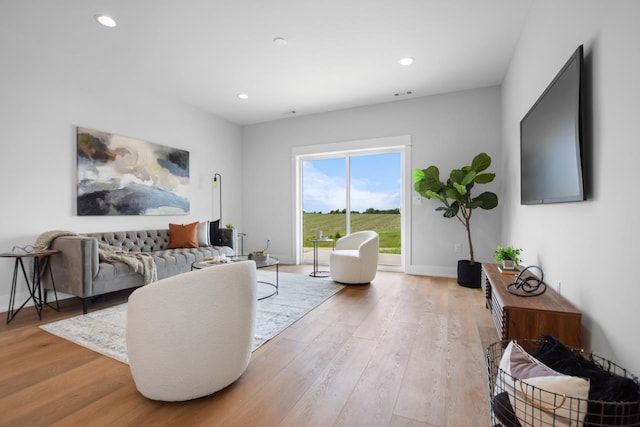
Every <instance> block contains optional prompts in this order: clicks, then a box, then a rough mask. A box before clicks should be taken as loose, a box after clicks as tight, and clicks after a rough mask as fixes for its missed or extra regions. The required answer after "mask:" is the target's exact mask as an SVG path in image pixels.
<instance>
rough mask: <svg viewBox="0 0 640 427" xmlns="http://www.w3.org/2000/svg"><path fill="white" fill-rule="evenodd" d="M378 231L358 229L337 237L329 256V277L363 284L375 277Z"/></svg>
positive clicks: (343, 281) (341, 281) (338, 280)
mask: <svg viewBox="0 0 640 427" xmlns="http://www.w3.org/2000/svg"><path fill="white" fill-rule="evenodd" d="M378 249H379V239H378V233H376V232H375V231H358V232H355V233H352V234H349V235H347V236H344V237H342V238H341V239H338V241H337V242H336V249H335V250H334V251H333V252H331V256H330V257H329V269H330V270H331V278H332V279H333V280H335V281H336V282H339V283H346V284H363V283H369V282H371V281H372V280H373V279H374V278H375V277H376V271H377V269H378Z"/></svg>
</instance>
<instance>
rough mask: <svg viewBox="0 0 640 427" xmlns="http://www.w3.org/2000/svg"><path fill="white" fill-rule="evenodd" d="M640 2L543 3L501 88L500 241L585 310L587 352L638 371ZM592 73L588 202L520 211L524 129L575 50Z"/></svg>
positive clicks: (535, 11)
mask: <svg viewBox="0 0 640 427" xmlns="http://www.w3.org/2000/svg"><path fill="white" fill-rule="evenodd" d="M638 16H640V2H637V1H616V2H608V1H604V0H602V1H595V0H591V1H584V0H572V1H569V0H564V1H561V2H555V1H554V2H545V1H538V2H536V3H535V4H534V7H533V8H532V10H531V16H530V18H529V21H528V24H527V26H526V28H525V30H524V33H523V35H522V38H521V40H520V42H519V45H518V47H517V53H516V55H515V57H514V58H513V61H512V63H511V65H510V69H509V72H508V74H507V77H506V80H505V82H504V84H503V91H502V92H503V99H502V105H503V119H502V122H503V137H504V139H503V147H502V153H503V166H502V169H503V175H504V177H505V179H504V182H505V194H506V197H505V198H504V207H505V212H504V224H503V230H504V236H505V240H506V241H507V243H510V244H513V245H516V246H519V247H522V248H523V249H524V259H525V263H526V264H538V265H540V266H541V267H542V268H543V269H544V272H545V278H546V280H545V281H546V282H548V283H552V284H553V283H555V282H556V281H560V282H561V292H562V294H563V295H565V296H566V297H567V298H568V299H570V300H571V301H572V302H573V303H574V304H575V305H576V306H577V307H578V308H579V309H580V310H581V311H582V313H583V329H584V330H583V333H584V334H583V337H584V344H585V346H586V347H587V348H589V347H591V349H592V351H593V352H594V353H596V354H599V355H601V356H603V357H606V358H609V359H611V360H613V361H614V362H616V363H618V364H620V365H622V366H624V367H626V368H627V369H630V370H631V371H632V372H634V373H635V374H636V375H637V374H638V373H640V358H638V354H640V342H639V341H638V340H637V335H638V334H637V331H636V324H637V310H638V301H640V286H639V285H638V283H637V279H636V277H635V276H636V274H635V261H636V258H637V239H638V236H640V226H639V225H638V209H640V199H638V197H637V195H636V193H637V191H636V189H635V176H636V173H635V172H636V170H637V168H638V159H639V158H640V144H638V137H637V135H638V125H637V123H638V118H639V117H640V108H639V107H638V106H639V105H640V104H639V103H638V100H639V99H640V80H639V79H638V70H639V69H640V49H638V46H637V43H638V40H640V26H639V25H638ZM580 44H584V47H585V63H586V68H587V73H586V74H587V78H588V83H587V88H588V92H589V93H590V95H589V96H588V97H587V100H588V103H589V104H590V105H589V107H587V110H588V114H589V116H591V118H590V119H588V122H587V130H588V131H589V133H590V134H591V138H590V139H591V143H590V144H589V147H588V148H587V150H586V151H587V156H588V161H587V166H588V167H587V174H590V176H591V178H590V181H592V183H593V185H592V187H591V188H592V190H591V195H590V197H589V200H588V201H586V202H579V203H566V204H557V205H542V206H521V205H520V203H519V201H520V188H519V182H520V181H519V174H520V166H519V164H520V160H519V155H520V154H519V122H520V120H521V118H522V117H523V116H524V114H525V113H526V112H527V111H528V109H529V108H530V107H531V105H532V104H533V103H534V102H535V100H536V99H537V97H538V96H539V95H540V94H541V93H542V91H543V90H544V89H545V87H546V86H547V85H548V84H549V82H550V81H551V79H553V77H554V76H555V74H556V73H557V72H558V71H559V70H560V68H561V67H562V65H563V64H564V63H565V61H566V60H568V59H569V57H570V56H571V54H572V53H573V51H574V50H575V49H576V48H577V47H578V45H580Z"/></svg>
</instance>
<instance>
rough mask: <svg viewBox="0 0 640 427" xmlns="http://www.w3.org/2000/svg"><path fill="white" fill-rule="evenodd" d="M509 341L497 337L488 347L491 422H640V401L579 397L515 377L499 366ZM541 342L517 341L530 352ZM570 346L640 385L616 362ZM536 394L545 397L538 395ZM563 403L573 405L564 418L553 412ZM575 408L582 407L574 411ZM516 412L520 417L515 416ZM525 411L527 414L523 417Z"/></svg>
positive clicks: (509, 425)
mask: <svg viewBox="0 0 640 427" xmlns="http://www.w3.org/2000/svg"><path fill="white" fill-rule="evenodd" d="M509 342H510V341H509V340H504V341H498V342H495V343H493V344H491V345H490V346H489V347H488V348H487V370H488V374H489V403H490V413H491V425H492V426H505V427H527V426H532V427H533V426H535V427H538V426H540V427H547V426H585V427H587V426H588V427H595V426H636V427H637V426H640V401H634V402H606V401H601V400H585V399H579V398H575V397H569V396H566V395H562V394H557V393H552V392H549V391H546V390H541V389H536V388H535V387H533V386H531V385H529V384H527V383H525V382H524V381H520V380H519V379H517V378H514V377H512V376H511V375H509V374H508V373H507V372H505V371H503V370H502V369H500V361H501V359H502V355H503V353H504V350H505V348H506V347H507V345H508V344H509ZM541 342H542V341H541V340H517V343H518V344H519V345H520V346H521V347H522V348H523V349H524V350H525V351H527V352H529V353H532V352H533V351H534V350H535V349H536V348H537V347H538V345H540V343H541ZM571 350H572V351H574V352H575V353H579V354H580V355H581V356H582V357H583V358H584V359H586V360H589V361H592V362H594V363H595V364H596V365H598V366H599V367H600V368H601V369H603V370H604V371H606V372H608V373H609V374H613V375H617V376H620V377H623V378H628V379H630V380H632V381H633V382H635V384H638V385H639V386H640V383H638V378H637V377H636V376H635V375H633V374H631V373H630V372H629V371H627V370H626V369H624V368H622V367H620V366H618V365H616V364H615V363H613V362H611V361H609V360H606V359H604V358H602V357H600V356H596V355H594V354H586V353H584V352H583V351H581V350H577V349H571ZM523 387H524V388H523ZM509 389H510V390H511V391H513V390H522V393H513V392H511V394H508V391H509ZM531 396H533V398H532V397H531ZM535 396H544V397H542V398H536V397H535ZM560 407H564V408H571V409H570V410H568V411H566V412H565V413H564V414H563V417H562V419H561V417H558V418H557V419H556V418H555V415H554V414H555V413H556V409H558V408H560ZM574 408H581V409H579V411H575V410H573V409H574ZM542 412H546V413H547V416H542V415H541V414H542ZM516 413H518V414H519V415H520V417H518V416H516ZM522 414H525V415H526V416H525V417H523V416H522ZM548 414H552V415H551V416H549V415H548Z"/></svg>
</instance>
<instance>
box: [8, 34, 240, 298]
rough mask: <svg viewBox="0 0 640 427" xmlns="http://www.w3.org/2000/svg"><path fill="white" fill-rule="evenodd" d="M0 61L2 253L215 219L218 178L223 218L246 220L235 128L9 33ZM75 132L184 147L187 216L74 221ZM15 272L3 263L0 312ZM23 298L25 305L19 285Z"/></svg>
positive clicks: (78, 218)
mask: <svg viewBox="0 0 640 427" xmlns="http://www.w3.org/2000/svg"><path fill="white" fill-rule="evenodd" d="M0 56H1V57H2V66H1V67H0V144H1V146H2V156H0V179H1V180H2V183H3V185H2V186H1V187H0V200H2V210H1V212H2V213H1V214H0V215H1V218H2V221H1V223H2V225H1V226H0V252H2V251H8V250H10V249H11V248H12V247H13V246H14V245H19V246H25V245H27V244H31V243H33V242H34V241H35V239H36V237H37V236H38V235H39V234H40V233H42V232H44V231H47V230H52V229H63V230H71V231H75V232H93V231H96V232H98V231H112V230H137V229H153V228H167V227H168V224H169V222H174V223H188V222H194V221H197V220H204V219H209V218H210V217H211V211H212V191H213V190H212V184H211V181H209V180H208V179H211V178H212V177H213V174H214V172H218V173H221V174H222V175H223V178H224V189H223V190H224V200H223V203H224V212H223V214H224V218H223V220H224V221H225V222H237V223H240V222H241V218H240V206H241V201H240V191H239V189H240V186H241V182H242V174H241V171H240V168H239V165H240V164H241V158H240V156H241V139H240V138H241V130H240V127H239V126H237V125H234V124H231V123H229V122H226V121H224V120H222V119H219V118H217V117H215V116H212V115H209V114H206V113H203V112H201V111H199V110H196V109H194V108H191V107H189V106H186V105H181V104H176V103H172V102H170V101H167V100H164V99H158V98H156V97H153V96H150V95H149V94H144V93H139V92H137V91H136V90H135V88H121V87H113V86H112V85H110V82H109V80H108V79H107V78H105V76H100V73H99V72H98V71H97V70H94V69H93V68H92V67H91V65H90V64H83V61H82V58H81V57H75V58H69V57H62V56H60V55H59V54H58V53H57V52H51V51H48V50H46V49H44V48H42V47H40V46H39V45H37V44H35V43H33V42H32V41H30V40H26V39H23V38H21V37H19V36H17V35H15V34H13V33H9V32H6V31H4V30H0ZM94 71H96V72H95V73H94ZM76 125H79V126H84V127H88V128H93V129H97V130H102V131H107V132H112V133H116V134H120V135H125V136H130V137H134V138H140V139H144V140H147V141H151V142H154V143H158V144H162V145H167V146H171V147H176V148H180V149H183V150H188V151H189V152H190V178H191V180H190V194H189V198H190V202H191V213H190V214H189V215H186V216H113V217H78V216H76V215H75V197H76V152H75V147H76V143H75V126H76ZM216 203H217V200H216ZM12 272H13V260H9V259H4V258H3V259H0V311H5V310H6V308H7V306H8V302H9V290H10V285H11V274H12ZM19 292H20V295H19V297H18V302H19V303H21V301H22V300H23V299H24V298H25V296H26V294H25V286H24V284H23V283H22V282H21V283H20V285H19Z"/></svg>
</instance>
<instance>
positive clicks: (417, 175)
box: [413, 169, 424, 183]
mask: <svg viewBox="0 0 640 427" xmlns="http://www.w3.org/2000/svg"><path fill="white" fill-rule="evenodd" d="M423 179H424V170H422V169H414V170H413V182H415V183H419V182H420V181H422V180H423Z"/></svg>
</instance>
